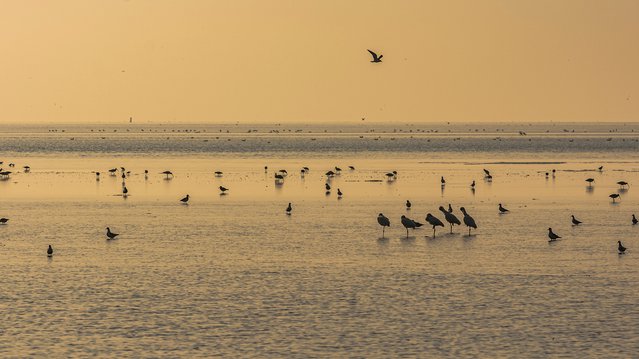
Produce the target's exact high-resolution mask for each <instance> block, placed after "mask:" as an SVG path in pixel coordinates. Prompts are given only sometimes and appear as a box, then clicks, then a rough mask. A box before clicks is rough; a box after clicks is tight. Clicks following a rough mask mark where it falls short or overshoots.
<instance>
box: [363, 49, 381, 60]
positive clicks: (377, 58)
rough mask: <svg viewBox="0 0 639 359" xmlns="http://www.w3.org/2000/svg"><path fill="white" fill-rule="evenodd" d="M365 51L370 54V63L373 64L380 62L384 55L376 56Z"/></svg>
mask: <svg viewBox="0 0 639 359" xmlns="http://www.w3.org/2000/svg"><path fill="white" fill-rule="evenodd" d="M367 51H368V52H369V53H370V54H371V56H373V60H371V62H374V63H377V62H382V57H384V55H377V54H376V53H374V52H373V51H371V50H367Z"/></svg>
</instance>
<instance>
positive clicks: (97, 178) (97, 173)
mask: <svg viewBox="0 0 639 359" xmlns="http://www.w3.org/2000/svg"><path fill="white" fill-rule="evenodd" d="M95 180H96V181H99V180H100V172H96V173H95Z"/></svg>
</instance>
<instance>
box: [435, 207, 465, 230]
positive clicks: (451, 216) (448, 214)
mask: <svg viewBox="0 0 639 359" xmlns="http://www.w3.org/2000/svg"><path fill="white" fill-rule="evenodd" d="M439 210H440V211H441V212H442V213H443V214H444V219H446V222H448V224H450V233H453V225H455V224H456V225H461V222H460V221H459V218H457V216H455V215H454V214H452V213H451V212H450V211H447V210H446V208H444V207H443V206H439Z"/></svg>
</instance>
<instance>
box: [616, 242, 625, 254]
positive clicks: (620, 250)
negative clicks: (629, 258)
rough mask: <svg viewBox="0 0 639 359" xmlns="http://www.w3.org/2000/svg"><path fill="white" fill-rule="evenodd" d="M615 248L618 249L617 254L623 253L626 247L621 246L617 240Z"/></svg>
mask: <svg viewBox="0 0 639 359" xmlns="http://www.w3.org/2000/svg"><path fill="white" fill-rule="evenodd" d="M617 244H618V246H617V249H618V250H619V254H624V253H626V247H624V246H623V244H621V241H617Z"/></svg>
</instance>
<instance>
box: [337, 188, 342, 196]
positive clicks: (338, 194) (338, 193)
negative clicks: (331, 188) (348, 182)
mask: <svg viewBox="0 0 639 359" xmlns="http://www.w3.org/2000/svg"><path fill="white" fill-rule="evenodd" d="M342 195H343V193H342V191H340V189H339V188H338V189H337V198H341V197H342Z"/></svg>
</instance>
